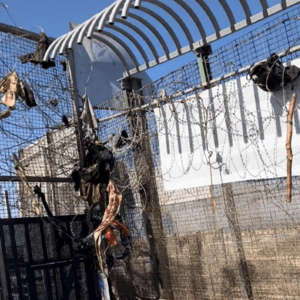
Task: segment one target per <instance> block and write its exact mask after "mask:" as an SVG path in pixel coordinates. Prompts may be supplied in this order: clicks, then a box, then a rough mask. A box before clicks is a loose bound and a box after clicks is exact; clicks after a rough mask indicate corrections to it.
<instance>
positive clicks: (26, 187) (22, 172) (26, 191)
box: [12, 153, 41, 216]
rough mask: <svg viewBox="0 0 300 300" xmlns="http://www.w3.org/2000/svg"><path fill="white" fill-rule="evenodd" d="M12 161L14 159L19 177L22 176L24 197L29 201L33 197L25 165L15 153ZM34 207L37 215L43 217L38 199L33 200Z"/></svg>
mask: <svg viewBox="0 0 300 300" xmlns="http://www.w3.org/2000/svg"><path fill="white" fill-rule="evenodd" d="M12 159H13V162H14V164H15V169H16V173H17V175H18V176H20V178H21V181H22V183H23V188H24V195H25V197H26V198H27V199H28V198H30V197H31V196H32V191H31V187H30V185H29V183H28V181H27V177H26V172H25V168H24V167H23V165H22V164H21V162H20V161H19V159H18V157H17V156H16V155H15V154H14V153H13V154H12ZM32 206H33V209H34V211H35V213H36V214H37V215H38V216H40V215H41V210H40V208H39V204H38V202H37V201H36V199H33V201H32Z"/></svg>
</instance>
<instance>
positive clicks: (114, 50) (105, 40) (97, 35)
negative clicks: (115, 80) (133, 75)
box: [93, 32, 138, 73]
mask: <svg viewBox="0 0 300 300" xmlns="http://www.w3.org/2000/svg"><path fill="white" fill-rule="evenodd" d="M93 37H94V38H95V39H96V40H98V41H100V42H102V43H103V44H105V45H106V46H108V47H109V48H111V50H113V52H115V53H116V55H117V56H118V57H119V58H120V60H121V61H122V63H123V65H124V67H125V70H126V71H127V72H128V73H129V66H128V64H127V62H126V59H125V58H124V56H123V55H122V53H121V52H120V51H119V49H118V48H116V47H115V46H114V45H113V44H112V43H111V42H109V41H108V40H107V39H105V38H104V37H102V36H100V35H99V34H98V33H96V32H95V33H94V34H93ZM137 69H138V68H137Z"/></svg>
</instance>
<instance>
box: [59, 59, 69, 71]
mask: <svg viewBox="0 0 300 300" xmlns="http://www.w3.org/2000/svg"><path fill="white" fill-rule="evenodd" d="M59 64H60V65H61V66H62V69H63V71H64V72H65V71H67V62H66V61H65V60H60V61H59Z"/></svg>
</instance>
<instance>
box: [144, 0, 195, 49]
mask: <svg viewBox="0 0 300 300" xmlns="http://www.w3.org/2000/svg"><path fill="white" fill-rule="evenodd" d="M144 2H148V3H151V4H153V5H156V6H158V7H160V8H161V9H162V10H164V11H166V12H167V13H168V14H169V15H170V16H171V17H172V18H173V19H175V21H176V22H177V23H178V24H179V26H180V27H181V29H182V30H183V32H184V34H185V36H186V38H187V40H188V42H189V45H193V37H192V35H191V33H190V31H189V29H188V28H187V26H186V25H185V24H184V22H183V21H182V19H181V18H180V17H179V16H178V14H177V13H176V12H175V11H174V10H172V9H170V8H169V7H168V6H167V5H165V4H164V3H162V2H160V1H157V0H144ZM150 16H151V14H150Z"/></svg>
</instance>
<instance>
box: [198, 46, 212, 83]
mask: <svg viewBox="0 0 300 300" xmlns="http://www.w3.org/2000/svg"><path fill="white" fill-rule="evenodd" d="M194 53H195V54H196V56H197V62H198V67H199V73H200V78H201V84H202V85H204V86H205V87H206V88H208V87H209V82H210V80H212V76H211V71H210V65H209V61H208V56H209V55H210V54H212V50H211V46H210V45H205V46H202V47H200V48H197V49H195V50H194Z"/></svg>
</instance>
